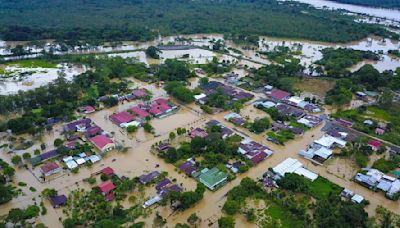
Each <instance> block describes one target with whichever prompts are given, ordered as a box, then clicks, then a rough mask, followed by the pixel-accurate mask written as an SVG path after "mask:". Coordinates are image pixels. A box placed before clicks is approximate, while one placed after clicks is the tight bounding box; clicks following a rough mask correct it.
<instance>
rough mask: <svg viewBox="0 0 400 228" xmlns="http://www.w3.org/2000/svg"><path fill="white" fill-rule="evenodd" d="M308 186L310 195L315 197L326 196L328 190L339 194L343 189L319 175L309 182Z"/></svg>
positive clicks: (322, 197) (321, 197)
mask: <svg viewBox="0 0 400 228" xmlns="http://www.w3.org/2000/svg"><path fill="white" fill-rule="evenodd" d="M309 187H310V191H311V195H312V196H314V197H315V198H317V199H324V198H327V197H328V195H329V193H330V192H333V193H334V194H335V195H339V194H340V192H341V191H342V190H343V188H342V187H340V186H339V185H337V184H334V183H332V182H330V181H329V180H328V179H325V178H323V177H321V176H319V177H318V178H317V179H316V180H315V181H313V182H310V185H309Z"/></svg>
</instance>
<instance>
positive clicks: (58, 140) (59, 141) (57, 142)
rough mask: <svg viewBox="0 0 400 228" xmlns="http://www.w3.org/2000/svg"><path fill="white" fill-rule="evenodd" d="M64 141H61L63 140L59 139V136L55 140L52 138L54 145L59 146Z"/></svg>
mask: <svg viewBox="0 0 400 228" xmlns="http://www.w3.org/2000/svg"><path fill="white" fill-rule="evenodd" d="M63 143H64V142H63V140H62V139H60V138H56V139H55V140H54V143H53V144H54V146H55V147H57V148H58V147H60V146H61V145H62V144H63Z"/></svg>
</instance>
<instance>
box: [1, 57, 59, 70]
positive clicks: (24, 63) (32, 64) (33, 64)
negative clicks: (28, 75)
mask: <svg viewBox="0 0 400 228" xmlns="http://www.w3.org/2000/svg"><path fill="white" fill-rule="evenodd" d="M8 65H18V66H19V67H24V68H57V64H55V63H51V62H48V61H46V60H42V59H24V60H18V61H14V62H10V63H8Z"/></svg>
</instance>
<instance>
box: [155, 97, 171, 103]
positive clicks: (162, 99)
mask: <svg viewBox="0 0 400 228" xmlns="http://www.w3.org/2000/svg"><path fill="white" fill-rule="evenodd" d="M154 101H155V102H156V103H157V104H159V105H161V104H164V105H167V104H168V100H166V99H164V98H157V99H155V100H154Z"/></svg>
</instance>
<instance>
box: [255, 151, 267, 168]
mask: <svg viewBox="0 0 400 228" xmlns="http://www.w3.org/2000/svg"><path fill="white" fill-rule="evenodd" d="M267 156H268V154H267V153H264V152H259V153H258V154H256V155H254V156H253V157H252V158H251V161H252V162H253V164H254V165H257V164H258V163H260V162H261V161H262V160H264V159H265V158H266V157H267Z"/></svg>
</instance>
